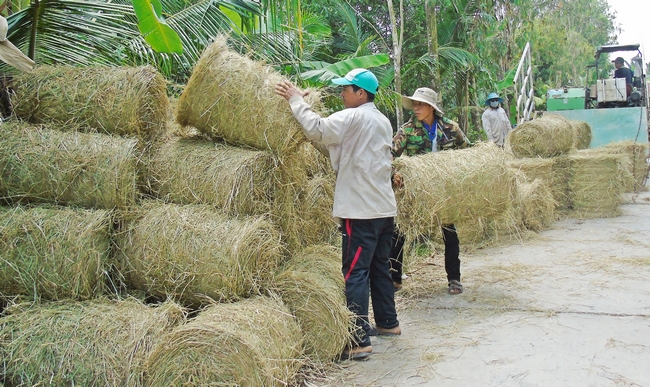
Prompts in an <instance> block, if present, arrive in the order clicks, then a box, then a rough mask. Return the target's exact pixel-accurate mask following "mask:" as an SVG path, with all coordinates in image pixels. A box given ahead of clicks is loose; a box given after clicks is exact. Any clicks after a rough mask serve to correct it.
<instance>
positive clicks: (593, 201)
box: [569, 149, 629, 218]
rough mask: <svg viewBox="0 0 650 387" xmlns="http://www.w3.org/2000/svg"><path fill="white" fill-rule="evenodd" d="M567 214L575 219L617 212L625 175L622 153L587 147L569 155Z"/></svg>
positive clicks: (604, 215)
mask: <svg viewBox="0 0 650 387" xmlns="http://www.w3.org/2000/svg"><path fill="white" fill-rule="evenodd" d="M569 162H570V164H571V169H572V173H571V178H570V179H569V195H570V200H571V204H572V213H571V215H572V216H573V217H576V218H600V217H602V218H606V217H613V216H617V215H618V214H619V211H618V206H619V205H620V204H621V203H622V194H623V188H624V185H625V179H626V177H625V174H626V172H627V173H629V170H627V169H626V167H625V156H624V155H620V154H603V153H595V152H591V151H590V150H589V149H587V150H580V151H577V152H576V153H575V154H571V155H569Z"/></svg>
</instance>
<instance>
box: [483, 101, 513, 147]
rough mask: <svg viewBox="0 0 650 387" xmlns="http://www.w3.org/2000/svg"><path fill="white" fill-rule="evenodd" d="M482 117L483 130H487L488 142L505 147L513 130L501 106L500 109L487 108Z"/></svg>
mask: <svg viewBox="0 0 650 387" xmlns="http://www.w3.org/2000/svg"><path fill="white" fill-rule="evenodd" d="M481 117H482V119H483V130H485V134H487V138H488V140H490V141H492V142H493V143H495V144H497V145H499V146H503V141H504V140H505V139H506V135H507V134H508V132H510V129H511V128H512V125H510V119H508V114H507V113H506V111H505V110H504V109H503V108H502V107H501V106H499V108H498V109H492V108H487V110H486V111H484V112H483V115H482V116H481Z"/></svg>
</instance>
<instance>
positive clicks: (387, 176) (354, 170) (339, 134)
mask: <svg viewBox="0 0 650 387" xmlns="http://www.w3.org/2000/svg"><path fill="white" fill-rule="evenodd" d="M332 82H333V83H334V84H335V85H340V86H342V87H343V88H342V89H341V93H340V95H341V98H342V99H343V105H344V106H345V109H344V110H341V111H338V112H335V113H333V114H331V115H330V116H328V117H322V116H321V115H319V114H318V113H316V112H315V111H314V110H313V109H312V107H311V106H310V105H309V104H308V103H307V102H305V100H304V99H303V97H304V96H305V95H306V92H304V91H302V90H300V89H298V88H297V87H296V86H294V85H293V84H292V83H291V82H289V81H282V82H280V83H278V84H277V85H276V86H275V92H276V94H278V95H280V96H282V97H284V98H285V99H286V100H287V101H289V105H290V107H291V111H292V113H293V116H294V117H295V118H296V120H297V121H298V122H299V123H300V125H301V126H302V128H303V131H304V133H305V136H306V137H307V138H308V139H309V140H310V141H312V142H313V143H315V144H316V145H318V146H320V147H321V149H322V148H324V150H325V153H327V154H328V155H329V158H330V162H331V165H332V167H333V169H334V171H335V173H336V187H335V189H334V208H333V211H332V213H333V215H334V217H335V218H340V220H341V230H342V236H343V238H342V272H343V278H344V279H345V297H346V300H347V306H348V308H349V309H350V311H352V312H353V313H354V314H355V316H356V319H355V326H356V327H355V329H353V332H352V336H353V342H352V344H351V345H350V346H349V347H348V348H346V349H345V351H344V352H343V354H342V355H341V358H342V359H362V358H366V357H368V356H369V355H370V353H371V352H372V346H371V342H370V336H369V333H370V332H371V331H373V330H374V329H373V328H372V327H371V326H370V323H369V321H368V307H369V305H368V304H369V298H370V297H371V298H372V309H373V312H374V319H375V324H376V325H377V329H382V330H383V332H385V333H387V334H391V335H399V334H401V332H402V331H401V328H400V326H399V321H398V320H397V312H396V310H395V289H394V287H393V281H392V279H391V275H390V264H389V261H388V255H389V253H390V249H391V239H392V236H393V231H394V227H395V226H394V218H395V216H397V202H396V200H395V194H394V192H393V188H392V185H391V169H392V167H391V162H392V157H391V146H392V137H393V129H392V125H391V123H390V121H389V120H388V118H387V117H386V116H385V115H384V114H382V113H381V112H380V111H379V110H378V109H377V107H376V106H375V104H374V102H373V101H374V99H375V94H376V93H377V90H378V88H379V82H378V81H377V77H376V76H375V75H374V74H373V73H372V72H371V71H369V70H367V69H362V68H359V69H354V70H351V71H350V72H348V73H347V74H346V75H345V77H342V78H336V79H333V80H332Z"/></svg>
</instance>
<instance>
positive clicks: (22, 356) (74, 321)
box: [0, 299, 184, 387]
mask: <svg viewBox="0 0 650 387" xmlns="http://www.w3.org/2000/svg"><path fill="white" fill-rule="evenodd" d="M183 319H184V315H183V310H182V309H181V308H180V307H179V306H178V305H175V304H173V303H165V304H163V305H160V306H158V307H148V306H146V305H144V304H142V303H140V302H137V301H135V300H132V299H129V300H124V301H109V300H104V299H96V300H93V301H87V302H78V303H77V302H68V303H52V304H44V305H34V306H32V307H30V308H28V309H26V310H24V311H22V312H17V313H13V314H9V315H7V316H6V317H3V318H1V319H0V342H2V345H1V346H0V364H2V370H3V373H2V376H4V381H5V383H7V384H8V385H11V386H45V385H47V386H128V387H139V386H144V376H145V373H144V368H143V364H144V362H145V360H146V359H147V357H148V355H149V353H150V351H151V350H152V349H153V347H154V345H156V344H157V343H158V342H159V341H160V339H161V336H162V335H163V334H164V333H166V332H168V331H170V330H171V329H172V328H173V327H174V326H176V325H178V324H180V323H181V322H182V321H183Z"/></svg>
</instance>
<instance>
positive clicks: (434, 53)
mask: <svg viewBox="0 0 650 387" xmlns="http://www.w3.org/2000/svg"><path fill="white" fill-rule="evenodd" d="M425 7H426V8H425V10H426V18H427V32H428V36H429V39H428V41H427V46H428V47H429V56H430V57H431V62H432V63H433V71H432V72H431V88H432V89H434V90H436V92H438V97H439V98H441V97H442V96H441V95H440V93H441V92H442V90H441V88H440V66H438V23H437V22H436V15H437V12H436V1H435V0H426V4H425Z"/></svg>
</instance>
